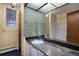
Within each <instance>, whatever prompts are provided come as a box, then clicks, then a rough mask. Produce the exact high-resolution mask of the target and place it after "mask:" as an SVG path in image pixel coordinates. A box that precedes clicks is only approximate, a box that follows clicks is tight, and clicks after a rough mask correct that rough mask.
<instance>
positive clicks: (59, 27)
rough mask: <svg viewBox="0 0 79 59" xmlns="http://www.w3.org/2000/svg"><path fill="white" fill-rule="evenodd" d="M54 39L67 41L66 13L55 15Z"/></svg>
mask: <svg viewBox="0 0 79 59" xmlns="http://www.w3.org/2000/svg"><path fill="white" fill-rule="evenodd" d="M56 17H57V19H56V39H58V40H64V41H67V39H66V37H67V16H66V13H63V14H59V15H56Z"/></svg>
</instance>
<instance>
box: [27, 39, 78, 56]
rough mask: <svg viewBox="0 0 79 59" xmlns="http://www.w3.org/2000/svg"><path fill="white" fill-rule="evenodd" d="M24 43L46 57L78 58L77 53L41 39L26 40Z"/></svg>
mask: <svg viewBox="0 0 79 59" xmlns="http://www.w3.org/2000/svg"><path fill="white" fill-rule="evenodd" d="M26 41H28V43H29V44H31V45H33V46H34V47H36V48H37V49H39V50H40V51H42V52H43V53H45V54H46V55H48V56H79V51H76V50H72V49H70V48H67V47H62V46H60V45H57V44H54V43H51V42H48V41H45V40H43V39H38V38H37V39H28V40H26ZM40 42H42V43H40Z"/></svg>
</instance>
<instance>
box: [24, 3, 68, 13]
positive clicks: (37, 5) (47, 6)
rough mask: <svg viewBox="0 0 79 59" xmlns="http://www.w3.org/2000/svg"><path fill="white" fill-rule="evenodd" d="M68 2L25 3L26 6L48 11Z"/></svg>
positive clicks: (42, 11) (44, 11)
mask: <svg viewBox="0 0 79 59" xmlns="http://www.w3.org/2000/svg"><path fill="white" fill-rule="evenodd" d="M66 4H67V3H25V7H29V8H31V9H34V10H35V11H39V12H41V13H48V12H50V11H52V10H55V9H57V8H59V7H62V6H64V5H66Z"/></svg>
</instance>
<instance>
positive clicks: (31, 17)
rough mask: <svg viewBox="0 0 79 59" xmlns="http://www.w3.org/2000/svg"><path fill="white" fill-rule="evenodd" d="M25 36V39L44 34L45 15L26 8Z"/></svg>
mask: <svg viewBox="0 0 79 59" xmlns="http://www.w3.org/2000/svg"><path fill="white" fill-rule="evenodd" d="M24 13H25V14H24V35H25V37H29V36H36V35H41V34H44V20H45V16H44V14H42V13H40V12H37V11H35V10H33V9H30V8H28V7H25V9H24Z"/></svg>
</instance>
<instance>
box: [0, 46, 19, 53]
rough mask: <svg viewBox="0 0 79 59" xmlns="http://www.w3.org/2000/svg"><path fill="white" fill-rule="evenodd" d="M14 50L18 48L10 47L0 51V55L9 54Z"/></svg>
mask: <svg viewBox="0 0 79 59" xmlns="http://www.w3.org/2000/svg"><path fill="white" fill-rule="evenodd" d="M14 50H18V48H17V47H12V48H8V49H5V50H1V51H0V54H3V53H6V52H10V51H14Z"/></svg>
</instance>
